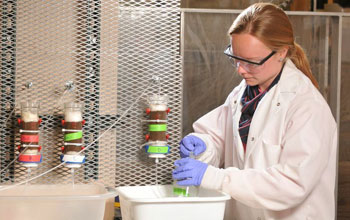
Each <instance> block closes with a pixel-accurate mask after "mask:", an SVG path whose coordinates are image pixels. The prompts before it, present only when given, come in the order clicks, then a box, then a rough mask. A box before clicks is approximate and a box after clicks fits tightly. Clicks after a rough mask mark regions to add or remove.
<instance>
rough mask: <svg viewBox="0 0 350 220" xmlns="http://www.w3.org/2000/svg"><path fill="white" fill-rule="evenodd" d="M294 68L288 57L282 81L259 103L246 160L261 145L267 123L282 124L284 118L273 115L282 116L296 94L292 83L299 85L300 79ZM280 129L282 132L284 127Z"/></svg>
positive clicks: (251, 127) (253, 120)
mask: <svg viewBox="0 0 350 220" xmlns="http://www.w3.org/2000/svg"><path fill="white" fill-rule="evenodd" d="M293 68H295V65H294V64H293V62H292V61H290V60H289V59H288V60H287V61H286V64H285V66H284V68H283V72H282V75H281V78H280V81H279V82H278V83H277V85H276V86H274V87H272V88H271V89H270V91H269V92H268V93H266V95H265V96H264V97H263V98H262V100H261V101H260V103H259V104H258V107H257V109H256V111H255V113H254V116H253V119H252V123H251V125H250V129H249V135H248V142H247V149H246V153H245V157H244V158H245V159H244V161H245V162H246V161H248V158H249V156H250V155H251V153H252V152H253V151H254V149H255V148H256V147H261V143H262V141H261V139H262V138H263V137H262V134H263V131H264V129H265V128H266V124H267V123H269V122H271V121H276V120H277V121H280V123H279V124H278V125H276V126H282V121H283V119H276V118H273V117H280V116H281V115H282V114H279V112H280V111H284V110H286V109H287V106H288V105H289V102H290V101H291V100H292V99H293V97H294V95H295V92H296V87H294V86H291V85H297V83H296V82H295V81H297V80H298V79H297V78H295V77H293V74H291V72H292V71H294V70H293ZM279 130H280V132H282V127H281V128H280V129H279ZM276 135H278V134H276Z"/></svg>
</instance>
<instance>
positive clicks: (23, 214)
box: [0, 184, 116, 220]
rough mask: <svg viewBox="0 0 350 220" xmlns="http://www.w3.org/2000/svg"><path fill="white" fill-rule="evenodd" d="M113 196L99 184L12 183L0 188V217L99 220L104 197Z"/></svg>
mask: <svg viewBox="0 0 350 220" xmlns="http://www.w3.org/2000/svg"><path fill="white" fill-rule="evenodd" d="M4 187H8V186H1V187H0V190H1V189H2V188H4ZM115 196H116V190H115V189H113V188H105V187H104V186H102V185H77V184H76V185H74V188H73V185H21V186H15V187H13V188H10V189H6V190H3V191H0V219H6V220H24V219H25V220H62V219H64V220H102V219H103V218H104V213H105V206H106V201H107V199H109V198H112V197H115ZM113 200H114V198H113ZM112 205H113V203H112Z"/></svg>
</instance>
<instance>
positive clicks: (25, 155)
mask: <svg viewBox="0 0 350 220" xmlns="http://www.w3.org/2000/svg"><path fill="white" fill-rule="evenodd" d="M38 111H39V103H37V102H31V101H26V102H22V103H21V118H19V119H18V123H19V126H20V130H19V132H20V134H21V145H20V146H18V148H19V152H20V155H19V157H18V161H19V162H20V163H22V165H23V166H26V167H36V166H38V163H41V161H42V155H41V153H40V151H41V146H39V124H40V122H41V119H39V115H38Z"/></svg>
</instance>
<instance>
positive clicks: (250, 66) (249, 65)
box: [224, 44, 276, 71]
mask: <svg viewBox="0 0 350 220" xmlns="http://www.w3.org/2000/svg"><path fill="white" fill-rule="evenodd" d="M275 53H276V51H272V52H271V53H270V54H269V55H268V56H267V57H265V58H264V59H262V60H261V61H260V62H254V61H250V60H246V59H243V58H241V57H237V56H234V55H233V53H232V50H231V45H230V44H229V45H228V46H227V48H226V50H225V51H224V54H225V55H226V56H228V58H229V60H230V61H231V63H232V65H233V66H234V67H235V68H238V67H239V66H242V67H243V68H245V69H246V70H248V71H253V70H257V69H259V68H261V67H262V66H263V64H264V63H265V62H266V61H267V60H268V59H270V58H271V57H272V56H273V55H274V54H275Z"/></svg>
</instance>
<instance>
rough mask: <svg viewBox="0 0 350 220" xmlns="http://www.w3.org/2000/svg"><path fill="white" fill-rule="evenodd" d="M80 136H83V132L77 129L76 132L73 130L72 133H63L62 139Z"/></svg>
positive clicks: (78, 137)
mask: <svg viewBox="0 0 350 220" xmlns="http://www.w3.org/2000/svg"><path fill="white" fill-rule="evenodd" d="M82 137H83V132H82V131H78V132H74V133H69V134H65V135H64V141H72V140H76V139H80V138H82Z"/></svg>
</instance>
